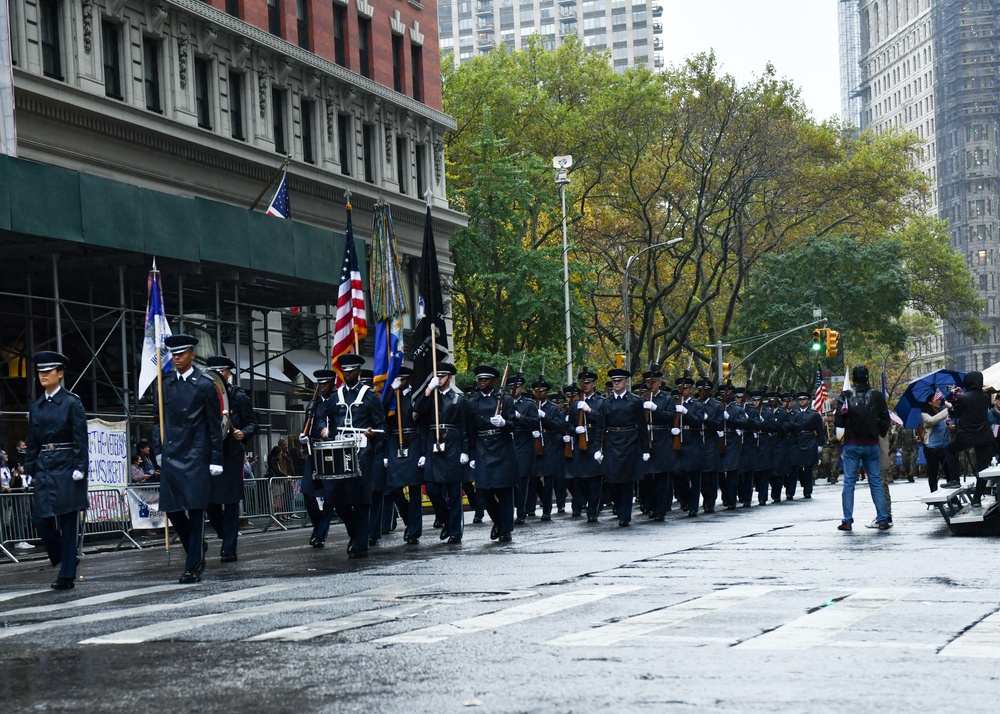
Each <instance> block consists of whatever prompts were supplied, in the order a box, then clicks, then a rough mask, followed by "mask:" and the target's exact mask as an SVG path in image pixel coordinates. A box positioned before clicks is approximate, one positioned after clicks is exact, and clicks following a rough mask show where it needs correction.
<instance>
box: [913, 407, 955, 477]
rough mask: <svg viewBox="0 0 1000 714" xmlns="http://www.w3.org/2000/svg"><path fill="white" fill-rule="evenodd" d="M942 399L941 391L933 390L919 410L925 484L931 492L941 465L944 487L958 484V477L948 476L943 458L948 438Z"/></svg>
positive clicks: (946, 415) (946, 464)
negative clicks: (922, 429)
mask: <svg viewBox="0 0 1000 714" xmlns="http://www.w3.org/2000/svg"><path fill="white" fill-rule="evenodd" d="M943 399H944V396H943V395H942V394H941V392H934V393H933V394H932V395H930V396H929V397H927V400H926V401H925V402H924V405H923V407H922V408H921V410H920V418H921V421H922V423H923V426H924V433H923V444H924V458H925V459H927V484H928V485H929V486H930V488H931V492H934V491H937V487H938V483H937V482H938V470H939V469H940V468H941V467H942V466H943V467H944V475H945V480H946V481H947V483H945V488H953V487H957V486H958V478H957V477H955V476H954V475H951V476H949V473H948V462H947V460H946V459H945V449H946V448H947V446H948V442H949V440H950V439H949V436H948V424H947V421H946V420H947V418H948V410H947V409H942V408H941V402H942V400H943Z"/></svg>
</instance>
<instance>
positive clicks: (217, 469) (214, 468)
mask: <svg viewBox="0 0 1000 714" xmlns="http://www.w3.org/2000/svg"><path fill="white" fill-rule="evenodd" d="M208 473H210V474H212V475H213V476H221V475H222V467H221V466H219V465H218V464H212V465H211V466H209V467H208Z"/></svg>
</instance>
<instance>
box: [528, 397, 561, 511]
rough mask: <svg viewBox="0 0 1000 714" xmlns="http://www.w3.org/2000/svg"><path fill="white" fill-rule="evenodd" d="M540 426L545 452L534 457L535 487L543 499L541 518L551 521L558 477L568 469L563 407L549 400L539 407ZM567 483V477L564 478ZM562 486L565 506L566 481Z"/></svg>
mask: <svg viewBox="0 0 1000 714" xmlns="http://www.w3.org/2000/svg"><path fill="white" fill-rule="evenodd" d="M537 412H538V422H539V423H538V426H536V429H537V430H538V431H539V432H540V433H541V435H542V437H541V439H542V453H541V455H536V457H535V479H534V482H535V488H536V491H537V493H538V497H539V500H540V501H541V502H542V520H548V519H549V518H551V516H552V497H553V494H554V493H555V496H556V498H557V499H558V496H559V494H558V492H557V491H556V485H557V477H558V476H559V475H560V474H562V473H563V471H564V469H565V468H566V466H565V464H566V459H565V457H564V454H565V443H564V442H563V439H562V438H563V436H564V435H565V434H566V415H565V414H563V412H562V410H561V409H560V408H559V407H557V406H556V405H555V404H553V403H552V402H550V401H549V400H545V401H544V402H542V403H541V405H540V406H538V408H537ZM563 481H564V482H565V479H563ZM562 488H563V491H564V493H563V505H562V506H558V507H559V508H564V507H565V505H566V500H565V499H566V496H565V484H563V486H562Z"/></svg>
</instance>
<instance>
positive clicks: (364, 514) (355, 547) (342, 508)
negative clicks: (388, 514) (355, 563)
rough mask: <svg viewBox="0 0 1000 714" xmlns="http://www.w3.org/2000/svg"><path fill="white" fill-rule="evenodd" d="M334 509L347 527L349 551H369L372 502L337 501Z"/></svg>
mask: <svg viewBox="0 0 1000 714" xmlns="http://www.w3.org/2000/svg"><path fill="white" fill-rule="evenodd" d="M334 509H335V510H336V511H337V515H338V516H339V517H340V520H342V521H343V522H344V527H345V528H347V537H348V538H349V539H350V540H349V542H348V544H347V552H348V553H364V552H367V551H368V539H369V533H370V528H371V512H372V507H371V505H370V504H367V503H363V504H353V503H336V504H334Z"/></svg>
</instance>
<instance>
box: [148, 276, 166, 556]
mask: <svg viewBox="0 0 1000 714" xmlns="http://www.w3.org/2000/svg"><path fill="white" fill-rule="evenodd" d="M159 276H160V271H159V270H157V269H156V258H153V284H154V285H156V284H157V283H159V282H160V279H159ZM157 294H160V293H159V291H157ZM160 299H161V300H162V299H163V296H162V294H161V295H160ZM150 309H152V308H150ZM153 326H154V327H153V329H154V330H155V332H154V339H155V342H156V397H157V398H156V404H157V409H158V412H159V416H160V458H161V459H162V458H163V446H164V444H166V429H165V426H164V423H163V419H164V417H163V368H162V367H161V366H160V364H161V360H162V355H163V348H162V347H161V346H160V323H159V321H158V320H157V321H154V322H153ZM161 515H162V516H163V549H164V550H165V551H166V552H167V566H168V567H169V566H170V519H169V518H168V517H167V514H166V513H163V512H161Z"/></svg>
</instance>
